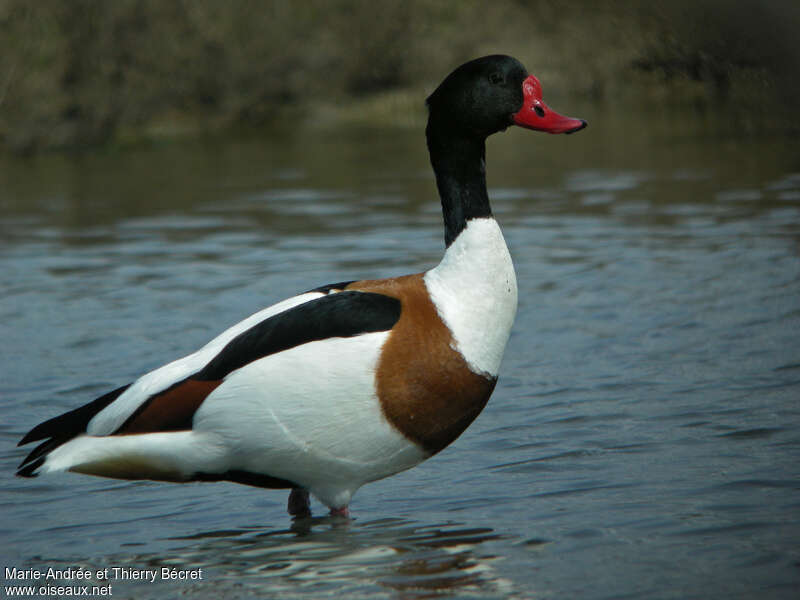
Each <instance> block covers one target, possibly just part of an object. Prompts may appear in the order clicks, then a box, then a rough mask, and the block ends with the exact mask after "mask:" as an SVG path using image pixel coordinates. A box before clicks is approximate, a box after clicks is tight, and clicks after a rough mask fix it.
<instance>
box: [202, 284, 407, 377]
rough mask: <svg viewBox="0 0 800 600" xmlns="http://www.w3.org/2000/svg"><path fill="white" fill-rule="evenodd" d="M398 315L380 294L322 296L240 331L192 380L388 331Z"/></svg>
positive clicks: (396, 304) (393, 302) (394, 302)
mask: <svg viewBox="0 0 800 600" xmlns="http://www.w3.org/2000/svg"><path fill="white" fill-rule="evenodd" d="M400 310H401V307H400V300H398V299H397V298H392V297H391V296H386V295H384V294H375V293H372V292H347V291H345V292H338V293H336V294H331V295H329V296H323V297H322V298H317V299H316V300H311V301H309V302H305V303H304V304H300V305H299V306H295V307H294V308H290V309H289V310H286V311H284V312H281V313H278V314H277V315H273V316H271V317H269V318H267V319H265V320H263V321H261V322H260V323H259V324H258V325H255V326H253V327H251V328H250V329H248V330H247V331H243V332H242V333H240V334H239V335H237V336H236V337H235V338H233V339H232V340H231V341H230V342H228V344H227V345H226V346H225V347H224V348H223V349H222V351H221V352H220V353H219V354H217V355H216V356H215V357H214V358H213V359H212V360H211V361H210V362H209V363H208V364H207V365H206V366H205V367H204V368H203V369H201V370H200V371H199V372H198V373H195V374H194V375H192V379H198V380H200V381H207V380H218V379H223V378H224V377H225V376H226V375H228V374H229V373H231V372H232V371H235V370H236V369H239V368H241V367H243V366H245V365H246V364H248V363H251V362H253V361H254V360H258V359H259V358H263V357H265V356H269V355H270V354H275V353H276V352H281V351H283V350H288V349H289V348H294V347H295V346H299V345H301V344H306V343H308V342H313V341H318V340H324V339H327V338H334V337H353V336H356V335H359V334H362V333H372V332H376V331H388V330H389V329H391V328H392V327H393V326H394V324H395V323H397V320H398V319H399V318H400Z"/></svg>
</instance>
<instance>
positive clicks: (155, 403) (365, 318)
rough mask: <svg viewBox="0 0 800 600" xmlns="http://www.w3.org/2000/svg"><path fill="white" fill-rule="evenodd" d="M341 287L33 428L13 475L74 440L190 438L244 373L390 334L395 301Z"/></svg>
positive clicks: (277, 311) (241, 327)
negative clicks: (204, 413) (275, 359)
mask: <svg viewBox="0 0 800 600" xmlns="http://www.w3.org/2000/svg"><path fill="white" fill-rule="evenodd" d="M348 283H349V282H348ZM346 285H347V283H341V284H334V285H329V286H324V287H321V288H317V289H315V290H311V291H309V292H306V293H304V294H300V295H299V296H295V297H293V298H289V299H287V300H284V301H283V302H279V303H278V304H275V305H273V306H271V307H269V308H267V309H264V310H262V311H260V312H258V313H256V314H254V315H252V316H251V317H249V318H247V319H245V320H244V321H242V322H240V323H238V324H237V325H235V326H233V327H231V328H230V329H228V330H227V331H225V332H224V333H222V334H221V335H219V336H218V337H216V338H215V339H213V340H212V341H211V342H209V343H208V344H206V345H205V346H204V347H203V348H201V349H200V350H198V351H197V352H195V353H193V354H190V355H189V356H186V357H184V358H181V359H179V360H176V361H174V362H171V363H169V364H167V365H164V366H163V367H161V368H159V369H156V370H154V371H151V372H149V373H147V374H145V375H143V376H142V377H140V378H139V379H137V380H136V381H134V382H133V383H132V384H129V385H126V386H123V387H120V388H118V389H116V390H114V391H112V392H109V393H108V394H105V395H103V396H101V397H99V398H97V399H96V400H94V401H92V402H90V403H88V404H86V405H84V406H81V407H79V408H76V409H74V410H71V411H69V412H66V413H64V414H62V415H59V416H57V417H54V418H52V419H49V420H47V421H45V422H43V423H41V424H39V425H37V426H36V427H34V428H33V429H32V430H31V431H30V432H28V434H27V435H25V436H24V437H23V438H22V440H21V441H20V443H19V445H24V444H27V443H30V442H34V441H39V440H43V441H42V442H41V443H40V444H39V446H37V447H36V448H34V449H33V451H32V452H31V453H30V454H28V456H27V457H26V458H25V459H24V460H23V461H22V463H21V464H20V466H19V469H18V472H17V474H18V475H21V476H28V477H30V476H35V475H36V474H37V471H38V469H39V468H40V467H41V466H42V465H43V464H45V462H46V460H47V457H48V455H49V454H50V453H51V452H52V451H53V450H55V449H56V448H58V447H59V446H62V445H63V444H65V443H67V442H70V441H71V440H73V439H75V438H76V437H78V436H84V437H86V436H90V437H101V436H121V435H132V434H144V433H161V432H181V431H187V430H191V428H192V421H193V418H194V415H195V413H196V412H197V410H198V409H199V408H200V406H201V405H202V404H203V401H204V400H205V399H206V398H207V397H208V395H209V394H210V393H211V392H212V391H214V390H215V389H216V388H217V387H218V386H220V385H221V384H222V383H223V382H224V381H225V379H226V378H228V377H230V376H231V375H232V374H234V373H236V372H237V371H239V370H240V369H242V368H243V367H245V366H246V365H248V364H250V363H252V362H254V361H257V360H259V359H261V358H264V357H266V356H270V355H275V354H278V353H281V352H284V351H286V350H289V349H291V348H294V347H297V346H301V345H303V344H307V343H309V342H313V341H320V340H326V339H329V338H348V337H353V336H358V335H361V334H365V333H371V332H379V331H388V330H390V329H391V328H392V327H393V326H394V324H395V323H396V322H397V320H398V319H399V317H400V311H401V305H400V301H399V300H397V299H396V298H393V297H390V296H387V295H384V294H380V293H370V292H359V291H341V290H342V288H344V287H345V286H346ZM64 468H69V465H65V467H64Z"/></svg>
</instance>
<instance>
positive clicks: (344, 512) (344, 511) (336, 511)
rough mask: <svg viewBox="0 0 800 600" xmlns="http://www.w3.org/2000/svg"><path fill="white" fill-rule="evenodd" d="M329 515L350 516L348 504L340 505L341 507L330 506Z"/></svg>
mask: <svg viewBox="0 0 800 600" xmlns="http://www.w3.org/2000/svg"><path fill="white" fill-rule="evenodd" d="M331 516H332V517H346V518H348V519H349V518H350V508H349V507H348V506H346V505H345V506H342V507H341V508H332V509H331Z"/></svg>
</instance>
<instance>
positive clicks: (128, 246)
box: [0, 107, 800, 599]
mask: <svg viewBox="0 0 800 600" xmlns="http://www.w3.org/2000/svg"><path fill="white" fill-rule="evenodd" d="M575 112H578V111H575ZM580 114H581V116H585V117H587V118H588V119H589V121H590V128H589V129H587V130H586V131H584V132H581V133H579V134H577V135H574V136H559V137H555V136H544V135H537V134H531V133H528V132H522V131H519V130H515V131H511V132H508V133H506V134H505V135H503V136H496V138H495V139H492V140H491V141H490V144H489V148H488V163H489V164H488V171H489V185H490V195H491V196H492V198H493V207H494V211H495V213H496V215H497V217H498V219H499V221H500V223H501V225H502V227H503V229H504V232H505V234H506V237H507V240H508V243H509V247H510V248H511V251H512V255H513V257H514V260H515V264H516V268H517V275H518V279H519V287H520V306H519V312H518V316H517V321H516V324H515V327H514V332H513V334H512V338H511V340H510V343H509V347H508V349H507V352H506V358H505V360H504V363H503V367H502V372H501V377H500V381H499V384H498V387H497V390H496V391H495V393H494V395H493V397H492V400H491V401H490V403H489V405H488V407H487V408H486V410H485V411H484V412H483V414H482V415H481V416H480V417H479V418H478V420H477V421H476V422H475V423H474V424H473V425H472V426H471V427H470V429H468V430H467V432H466V433H465V434H464V435H462V437H461V438H459V440H457V442H456V443H455V444H453V445H452V446H451V447H450V448H448V449H447V450H446V451H444V452H443V453H441V454H440V455H438V456H436V457H435V458H433V459H431V460H430V461H428V462H427V463H424V464H423V465H421V466H419V467H417V468H416V469H413V470H411V471H408V472H406V473H402V474H400V475H398V476H396V477H394V478H391V479H387V480H384V481H381V482H377V483H374V484H371V485H368V486H366V487H364V488H362V489H361V490H360V491H359V492H358V494H357V495H356V496H355V498H354V501H353V504H352V507H351V508H352V510H353V514H354V519H353V520H352V521H349V522H348V521H343V520H339V519H331V518H327V517H319V518H314V519H312V520H306V521H301V522H296V523H292V522H291V520H290V519H289V518H288V517H287V516H286V514H285V500H286V494H285V492H283V491H266V490H259V489H253V488H247V487H243V486H236V485H233V484H188V485H169V484H159V483H149V482H116V481H110V480H101V479H95V478H90V477H83V476H78V475H60V476H52V477H48V478H38V479H34V480H21V479H17V478H14V477H13V471H14V467H15V466H16V464H17V463H18V462H19V460H20V459H21V458H22V456H23V455H24V451H23V450H22V449H18V448H16V447H15V444H16V442H17V441H18V439H19V438H20V436H21V435H23V434H24V433H25V431H27V429H29V428H30V427H31V426H33V425H35V424H36V423H38V422H39V421H41V420H43V419H45V418H48V417H50V416H53V415H55V414H58V413H60V412H62V411H64V410H68V409H70V408H72V407H75V406H77V405H79V404H82V403H84V402H86V401H88V400H90V399H92V398H93V397H95V396H97V395H99V394H101V393H103V392H104V391H107V390H109V389H111V388H112V387H114V386H117V385H120V384H122V383H125V382H127V381H129V380H130V379H131V378H133V377H135V376H137V375H138V374H140V373H142V372H144V370H147V369H150V368H153V367H156V366H158V365H160V364H162V363H163V362H165V361H168V360H170V359H172V358H176V357H177V356H180V355H183V354H185V353H188V352H190V351H192V350H194V349H195V348H196V347H198V346H199V345H201V344H202V343H204V342H205V341H207V340H208V339H209V338H210V337H212V336H213V335H214V334H215V333H217V332H218V331H220V330H222V329H223V328H224V327H226V326H228V325H230V324H232V323H234V322H236V321H238V320H239V319H240V318H242V317H244V316H246V315H248V314H250V313H252V312H254V311H255V310H257V309H259V308H261V307H263V306H266V305H268V304H270V303H272V302H274V301H277V300H279V299H281V298H283V297H286V296H289V295H292V294H294V293H296V292H298V291H301V290H305V289H309V288H312V287H315V286H317V285H321V284H324V283H329V282H333V281H342V280H347V279H356V278H361V277H383V276H391V275H397V274H402V273H406V272H413V271H418V270H422V269H425V268H428V267H430V266H432V265H434V264H435V263H436V262H437V260H438V259H439V257H440V256H441V252H442V246H443V244H442V231H441V221H440V213H439V207H438V201H437V199H436V196H435V190H434V185H433V180H432V175H431V173H430V170H429V168H428V165H427V156H426V154H425V149H424V141H423V137H422V135H421V132H420V131H417V130H413V131H407V130H403V129H389V130H375V129H358V130H352V129H350V130H333V129H331V130H315V131H311V130H303V131H299V132H293V133H291V134H277V135H276V136H275V137H270V138H269V139H267V138H266V137H264V138H259V139H250V140H238V141H225V142H221V141H219V140H213V141H207V142H205V143H195V144H170V145H163V146H156V147H150V148H142V149H135V150H128V151H124V152H123V151H120V152H113V153H94V154H87V155H83V156H80V157H71V158H69V157H59V156H50V157H42V158H38V159H35V160H31V161H6V162H4V163H2V164H0V211H1V212H0V218H1V220H0V334H2V339H3V342H4V343H3V344H2V345H0V364H2V380H0V439H2V440H3V441H4V443H3V445H2V448H0V457H2V469H0V478H2V487H1V488H0V490H1V491H0V505H2V516H0V533H1V535H2V538H0V539H2V540H3V544H2V550H0V557H2V560H0V566H2V567H9V568H11V567H17V568H19V569H25V568H34V569H42V570H46V569H47V568H49V567H53V568H56V569H59V568H60V569H63V568H68V567H72V568H77V567H86V568H90V569H92V570H93V571H96V570H99V569H106V568H107V569H113V568H115V567H116V568H118V569H121V568H132V569H160V568H162V567H172V568H176V569H202V575H203V579H202V580H195V581H190V582H178V583H169V582H165V581H161V580H157V581H156V582H155V583H147V582H143V581H130V580H123V579H120V578H117V579H113V578H112V579H111V580H109V581H106V582H104V581H94V582H93V583H94V584H97V585H102V584H104V583H107V584H111V585H112V592H113V595H114V597H136V598H171V597H174V596H175V595H176V594H177V593H179V592H182V593H184V594H186V595H189V596H193V597H200V598H204V597H209V598H211V597H214V598H218V597H225V598H250V597H252V598H272V597H281V598H295V597H296V598H318V597H321V596H328V595H334V594H336V595H340V596H341V597H347V598H375V597H387V598H428V597H476V598H553V599H556V598H559V599H560V598H598V599H599V598H703V599H707V598H725V599H730V598H752V597H756V596H757V597H760V598H792V597H796V593H797V589H798V587H800V545H799V544H798V541H800V430H799V429H798V425H800V402H799V401H798V399H799V398H800V152H798V149H797V146H796V142H793V141H791V140H788V139H786V138H783V137H780V136H771V135H767V134H763V135H760V136H758V137H755V138H753V137H750V138H745V137H742V136H740V135H739V134H738V133H737V132H736V128H735V126H734V125H731V124H729V122H728V121H727V119H726V117H725V115H721V116H719V117H714V118H712V117H709V116H703V115H684V118H682V119H680V120H676V119H674V118H672V116H671V115H667V114H659V115H637V114H630V113H625V114H620V113H613V112H612V111H611V110H609V111H608V112H603V110H602V109H595V108H592V107H587V110H586V111H583V112H581V113H580ZM314 509H315V510H316V513H317V514H323V513H324V511H323V510H322V507H321V506H320V505H318V504H315V505H314ZM118 572H119V573H121V571H118ZM111 573H112V574H113V571H112V572H111ZM12 583H16V584H22V583H25V582H24V581H20V580H17V581H6V584H12ZM38 583H39V584H41V583H42V582H38ZM47 583H48V584H51V583H53V582H51V581H48V582H47ZM60 583H61V584H65V585H68V584H70V583H72V584H76V583H78V582H76V581H72V582H60Z"/></svg>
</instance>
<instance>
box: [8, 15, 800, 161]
mask: <svg viewBox="0 0 800 600" xmlns="http://www.w3.org/2000/svg"><path fill="white" fill-rule="evenodd" d="M799 26H800V3H798V2H796V1H789V0H762V1H756V0H737V1H736V2H733V1H732V0H695V1H691V0H672V1H671V2H667V1H654V2H639V1H636V0H618V1H611V0H595V1H591V0H573V1H557V0H530V1H524V0H492V2H483V1H478V0H461V1H459V2H444V1H440V0H378V1H375V2H356V1H352V0H329V1H325V2H323V1H319V0H305V1H303V2H287V1H283V2H282V1H277V0H264V1H255V0H227V1H226V2H220V1H218V0H107V1H101V0H37V1H35V2H33V1H31V0H0V146H2V147H4V148H5V149H6V150H8V151H11V152H15V153H28V152H36V151H40V150H43V149H56V148H58V149H62V148H67V149H70V148H81V147H86V146H91V145H97V144H105V143H120V142H122V143H124V142H129V141H136V140H142V139H152V138H158V137H174V136H179V135H198V134H201V133H208V132H228V131H233V130H237V129H238V130H241V129H252V128H257V127H263V126H271V125H277V124H281V123H287V122H296V121H301V120H306V121H308V120H337V119H338V120H341V119H354V120H369V119H383V120H390V121H392V122H403V121H404V120H411V121H415V120H419V119H420V115H421V114H424V113H423V111H424V105H423V102H422V100H423V98H424V95H425V94H427V93H429V92H430V91H431V90H432V89H433V88H434V86H435V85H436V84H437V83H438V81H439V80H440V79H441V78H442V76H443V75H445V74H446V73H447V72H449V70H451V69H452V68H453V67H454V66H456V65H458V64H460V63H461V62H463V61H465V60H468V59H470V58H473V57H475V56H479V55H482V54H488V53H495V52H501V53H506V54H512V55H515V56H517V57H518V58H519V59H520V60H521V61H522V62H523V63H524V64H525V65H526V66H527V67H528V68H529V69H530V70H531V71H532V72H534V73H536V74H537V75H538V76H539V77H540V79H542V81H543V85H544V87H545V90H546V93H547V96H548V97H549V98H551V99H552V98H553V97H558V95H559V94H570V95H573V96H576V95H577V96H583V97H585V98H586V99H590V100H591V101H593V102H598V103H604V104H605V105H611V106H613V105H630V104H631V103H634V104H637V103H638V104H643V105H655V106H656V107H657V108H658V107H663V106H675V105H676V104H679V105H686V106H689V107H692V106H693V107H695V108H700V109H702V108H704V107H705V108H708V107H712V106H714V105H717V104H723V103H724V104H726V105H728V106H734V107H736V108H737V109H738V110H739V111H740V112H741V114H742V115H747V119H743V122H744V121H746V122H747V123H750V127H752V128H754V129H755V128H759V127H762V122H761V121H762V119H761V118H760V115H761V116H764V118H767V117H766V116H767V115H773V117H772V118H773V121H772V122H771V123H769V125H770V126H775V125H776V124H777V125H778V126H781V127H789V128H791V129H794V130H796V129H797V126H796V125H795V124H794V120H793V119H790V118H789V117H788V116H787V115H789V114H790V111H792V110H793V109H794V107H795V106H796V105H797V103H798V100H799V99H800V92H799V91H798V82H797V73H798V67H800V44H798V43H797V40H796V37H797V35H798V33H797V32H798V31H800V27H799ZM767 106H768V107H770V108H769V110H765V107H767ZM776 114H779V115H781V117H780V120H779V122H777V123H776V122H775V121H774V115H776Z"/></svg>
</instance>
